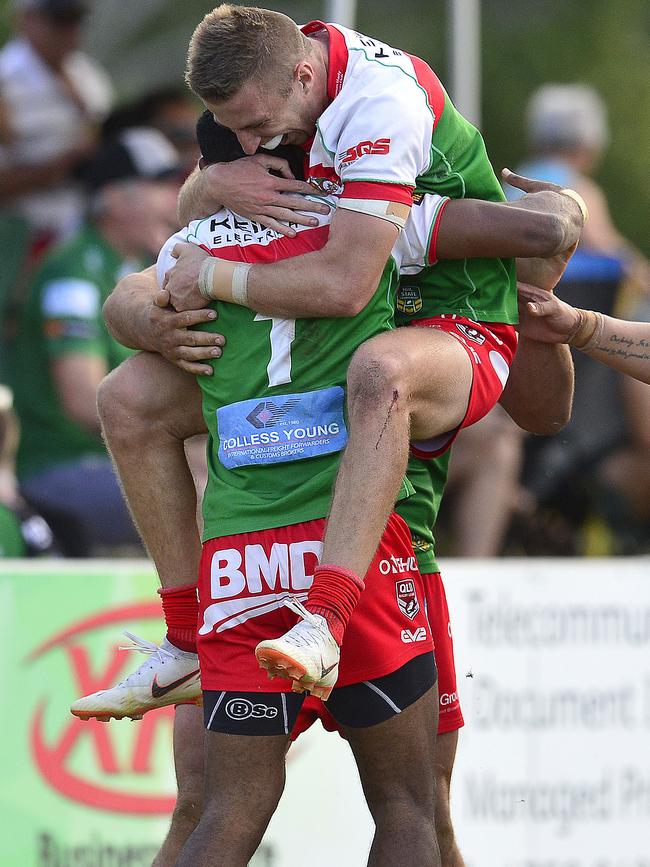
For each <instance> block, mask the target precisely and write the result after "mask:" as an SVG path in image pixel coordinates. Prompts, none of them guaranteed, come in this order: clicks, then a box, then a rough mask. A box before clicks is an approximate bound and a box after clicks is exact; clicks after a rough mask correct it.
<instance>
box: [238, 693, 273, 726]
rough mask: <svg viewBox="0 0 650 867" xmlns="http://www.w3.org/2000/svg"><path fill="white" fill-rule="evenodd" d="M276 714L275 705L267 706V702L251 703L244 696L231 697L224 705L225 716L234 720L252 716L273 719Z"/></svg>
mask: <svg viewBox="0 0 650 867" xmlns="http://www.w3.org/2000/svg"><path fill="white" fill-rule="evenodd" d="M277 715H278V709H277V707H269V706H268V705H267V704H253V702H252V701H248V699H246V698H231V699H230V701H229V702H228V704H227V705H226V716H229V717H230V719H234V720H239V721H241V720H245V719H250V718H251V717H254V718H255V719H261V718H262V717H265V718H266V719H275V717H276V716H277Z"/></svg>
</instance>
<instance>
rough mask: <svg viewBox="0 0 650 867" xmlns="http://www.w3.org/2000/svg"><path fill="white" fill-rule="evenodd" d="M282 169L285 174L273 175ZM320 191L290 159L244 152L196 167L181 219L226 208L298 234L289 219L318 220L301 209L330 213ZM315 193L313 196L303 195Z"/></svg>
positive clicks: (180, 201) (180, 208)
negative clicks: (321, 201) (319, 196)
mask: <svg viewBox="0 0 650 867" xmlns="http://www.w3.org/2000/svg"><path fill="white" fill-rule="evenodd" d="M271 171H274V172H278V173H279V174H280V177H277V176H275V175H272V174H270V172H271ZM314 193H315V190H314V189H313V187H310V186H309V184H307V183H305V181H298V180H296V179H295V178H294V177H293V175H292V173H291V169H290V168H289V163H288V162H287V161H286V160H283V159H280V158H279V157H274V156H271V155H270V154H262V153H260V154H255V156H252V157H241V158H240V159H238V160H234V161H233V162H229V163H214V164H213V165H209V166H205V168H202V169H199V168H198V167H197V168H196V169H195V170H194V171H193V172H192V174H191V175H190V176H189V178H188V179H187V180H186V181H185V183H184V185H183V187H182V189H181V191H180V194H179V196H178V218H179V222H180V224H181V225H182V226H184V225H186V224H188V223H190V222H191V221H192V220H198V219H201V218H202V217H207V216H209V215H210V214H214V213H215V212H216V211H218V210H219V208H220V207H222V206H225V207H227V208H230V210H232V211H235V213H237V214H241V215H242V217H247V218H248V219H250V220H253V221H254V222H257V223H261V224H262V225H263V226H266V227H267V228H269V229H273V230H275V231H276V232H279V233H280V234H281V235H287V236H289V237H293V236H294V235H295V234H296V233H295V230H294V229H292V228H291V226H289V225H288V223H289V222H292V223H294V224H298V225H301V226H315V225H317V224H318V221H317V220H316V219H314V218H313V217H309V216H308V215H307V214H304V213H297V211H299V210H300V211H313V212H314V213H317V214H323V213H327V208H326V207H325V206H324V205H319V204H318V203H317V202H314V201H313V196H314ZM305 195H311V196H312V200H311V201H307V202H306V201H305V199H304V198H302V197H303V196H305Z"/></svg>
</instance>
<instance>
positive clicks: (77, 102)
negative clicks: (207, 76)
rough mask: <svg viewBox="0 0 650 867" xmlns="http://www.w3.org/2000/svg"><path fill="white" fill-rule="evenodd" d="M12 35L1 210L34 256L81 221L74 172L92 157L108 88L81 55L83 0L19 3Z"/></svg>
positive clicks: (5, 53)
mask: <svg viewBox="0 0 650 867" xmlns="http://www.w3.org/2000/svg"><path fill="white" fill-rule="evenodd" d="M15 7H16V12H17V35H16V36H15V38H14V39H12V40H11V41H10V42H8V43H7V45H5V47H4V48H3V49H2V51H0V205H4V206H5V207H9V208H14V209H17V210H18V211H19V212H20V213H22V214H23V215H24V217H25V218H26V219H27V221H28V223H29V225H30V228H31V229H32V232H33V235H34V242H35V250H36V251H39V250H40V249H44V248H45V247H46V246H47V244H49V243H50V242H52V241H54V240H60V239H62V238H66V237H68V236H70V235H71V234H72V233H73V232H74V231H75V230H76V229H77V228H78V227H79V224H80V223H81V220H82V217H83V206H84V200H83V193H82V189H81V187H80V185H79V183H78V181H77V180H76V179H75V171H76V170H77V169H78V168H79V166H80V165H82V164H83V163H84V162H85V161H86V160H87V159H88V158H89V157H91V156H92V154H93V153H94V151H95V149H96V146H97V130H98V127H99V123H100V122H101V121H102V120H103V118H104V117H105V115H106V114H107V113H108V110H109V108H110V104H111V101H112V88H111V85H110V82H109V80H108V78H107V76H106V74H105V73H104V72H103V71H102V70H101V69H100V68H99V67H98V66H97V65H96V64H95V63H94V61H92V60H91V59H90V58H89V57H87V56H86V55H85V54H82V53H81V52H80V51H78V50H77V49H78V45H79V38H80V32H81V24H82V21H83V18H84V15H85V14H86V11H87V10H86V3H84V2H83V0H16V3H15Z"/></svg>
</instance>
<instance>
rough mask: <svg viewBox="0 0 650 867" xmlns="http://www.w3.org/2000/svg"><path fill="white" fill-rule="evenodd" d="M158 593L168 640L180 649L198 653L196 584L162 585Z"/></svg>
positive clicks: (197, 599)
mask: <svg viewBox="0 0 650 867" xmlns="http://www.w3.org/2000/svg"><path fill="white" fill-rule="evenodd" d="M158 593H159V594H160V598H161V600H162V608H163V614H164V615H165V623H166V624H167V639H168V641H170V642H171V643H172V644H173V645H174V647H178V649H179V650H187V651H188V652H190V653H196V629H197V623H198V620H199V598H198V596H197V593H196V584H185V585H184V586H183V587H161V588H160V590H159V591H158Z"/></svg>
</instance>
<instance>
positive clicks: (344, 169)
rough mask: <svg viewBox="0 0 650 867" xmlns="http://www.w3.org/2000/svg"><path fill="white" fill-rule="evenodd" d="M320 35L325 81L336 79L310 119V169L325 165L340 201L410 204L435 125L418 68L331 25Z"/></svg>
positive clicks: (382, 45) (406, 57)
mask: <svg viewBox="0 0 650 867" xmlns="http://www.w3.org/2000/svg"><path fill="white" fill-rule="evenodd" d="M327 30H328V33H329V37H330V76H332V75H333V74H340V76H342V77H341V85H340V88H339V89H338V92H337V93H336V95H335V96H334V98H333V99H332V101H331V102H330V104H329V105H328V107H327V108H326V109H325V111H324V112H323V114H322V115H321V116H320V118H319V119H318V123H317V134H316V138H315V140H314V145H313V147H312V153H311V155H310V170H311V166H324V167H327V166H331V167H332V169H333V171H334V172H335V174H336V176H337V177H338V178H339V179H340V182H341V185H342V186H343V192H342V196H343V197H344V198H346V197H350V198H364V197H365V198H369V199H382V200H390V201H397V202H401V203H403V204H407V205H410V204H411V193H412V190H413V188H414V187H415V184H416V178H417V177H418V176H420V175H422V174H424V173H425V172H426V171H427V170H428V168H429V166H430V162H431V141H432V136H433V130H434V123H435V117H434V112H433V110H432V108H431V106H430V100H429V97H428V93H427V90H426V89H425V87H423V86H422V84H421V83H420V81H419V76H420V77H421V71H420V66H419V65H418V66H416V59H414V58H411V57H410V56H409V55H408V54H405V53H404V52H403V51H400V50H398V49H394V48H391V47H390V46H389V45H386V44H385V43H382V42H380V41H379V40H376V39H371V38H369V37H366V36H363V35H362V34H359V33H355V32H353V31H351V30H347V29H346V28H343V27H338V26H336V27H334V26H332V25H328V26H327ZM337 64H338V66H339V67H341V69H339V73H337ZM418 64H420V65H425V64H423V62H422V61H418ZM341 70H342V71H341ZM331 95H332V94H331V93H330V96H331Z"/></svg>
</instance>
